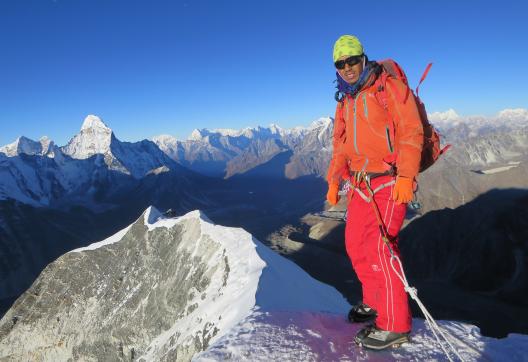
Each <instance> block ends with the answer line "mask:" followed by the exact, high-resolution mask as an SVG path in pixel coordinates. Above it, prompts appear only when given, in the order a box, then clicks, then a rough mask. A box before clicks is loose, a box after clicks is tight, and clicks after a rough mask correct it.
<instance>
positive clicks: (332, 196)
mask: <svg viewBox="0 0 528 362" xmlns="http://www.w3.org/2000/svg"><path fill="white" fill-rule="evenodd" d="M338 193H339V184H329V185H328V192H327V193H326V200H328V203H329V204H330V205H336V204H337V202H338V201H339V195H338Z"/></svg>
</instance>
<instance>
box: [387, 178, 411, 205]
mask: <svg viewBox="0 0 528 362" xmlns="http://www.w3.org/2000/svg"><path fill="white" fill-rule="evenodd" d="M413 195H414V189H413V179H412V178H408V177H404V176H398V177H396V184H395V185H394V191H393V192H392V199H393V200H394V201H396V203H398V204H406V203H409V202H411V201H412V199H413Z"/></svg>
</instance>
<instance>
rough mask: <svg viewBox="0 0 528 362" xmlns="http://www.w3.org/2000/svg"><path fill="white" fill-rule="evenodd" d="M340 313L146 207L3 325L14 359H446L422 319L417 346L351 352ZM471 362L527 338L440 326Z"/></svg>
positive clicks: (201, 230) (320, 292) (277, 269)
mask: <svg viewBox="0 0 528 362" xmlns="http://www.w3.org/2000/svg"><path fill="white" fill-rule="evenodd" d="M348 308H349V305H348V303H347V302H346V301H345V300H344V299H343V297H342V296H341V295H340V294H339V293H338V292H337V291H336V290H335V289H333V288H331V287H329V286H327V285H324V284H322V283H320V282H318V281H316V280H314V279H312V278H311V277H310V276H308V275H307V274H306V273H305V272H304V271H302V269H300V268H299V267H297V266H296V265H295V264H293V263H292V262H290V261H287V260H286V259H284V258H282V257H280V256H279V255H277V254H275V253H274V252H272V251H271V250H269V249H268V248H266V247H265V246H264V245H263V244H261V243H260V242H259V241H258V240H256V239H255V238H254V237H252V236H251V234H248V233H247V232H245V231H244V230H242V229H238V228H227V227H222V226H218V225H214V224H213V223H212V222H211V221H210V220H208V219H207V217H206V216H205V215H204V214H203V213H201V212H199V211H194V212H191V213H189V214H187V215H185V216H183V217H180V218H167V217H164V216H163V215H161V214H160V213H159V212H158V211H157V210H155V209H154V208H149V209H147V210H146V211H145V213H144V214H143V215H142V216H141V217H140V218H139V219H138V220H137V221H136V222H134V223H133V224H131V225H129V226H128V227H126V228H124V229H123V230H121V231H119V232H118V233H116V234H115V235H113V236H111V237H110V238H108V239H105V240H103V241H101V242H98V243H95V244H92V245H90V246H88V247H85V248H81V249H77V250H74V251H72V252H69V253H67V254H65V255H63V256H62V257H60V258H59V259H57V260H56V261H55V262H53V263H52V264H50V265H49V266H48V267H47V268H46V269H45V270H44V271H43V272H42V274H41V275H40V277H39V278H38V279H37V280H36V281H35V283H34V284H33V285H32V286H31V288H30V289H29V290H27V291H26V292H25V293H24V294H23V295H22V296H21V297H20V298H19V299H18V300H17V301H16V302H15V304H14V305H13V307H12V308H11V309H10V310H9V311H8V313H7V314H6V315H5V316H4V317H3V318H2V320H0V358H3V359H13V360H28V359H39V360H66V359H73V360H92V359H93V360H125V359H127V360H139V361H189V360H191V359H193V360H195V361H217V360H225V359H232V360H255V361H279V360H280V361H283V360H289V361H306V360H310V361H312V360H313V361H319V360H342V361H352V360H370V359H372V358H376V359H379V360H387V361H389V360H444V359H446V357H445V356H444V355H443V353H442V352H441V350H440V348H439V346H438V345H437V344H436V343H435V342H433V339H432V335H431V333H430V332H429V331H427V330H426V328H425V327H424V324H423V321H420V320H415V321H414V323H413V325H414V334H413V343H411V344H408V345H405V346H404V347H402V348H401V349H398V350H393V351H386V352H381V353H380V352H369V351H366V350H362V349H359V348H358V347H356V346H355V344H354V343H353V342H352V339H353V336H354V334H355V333H356V332H357V330H358V328H359V327H360V326H359V325H351V324H348V323H347V322H346V318H345V315H346V312H347V310H348ZM441 325H442V326H443V327H444V328H445V329H446V330H448V331H449V332H450V333H451V334H452V335H453V336H454V337H455V339H454V341H452V343H453V345H454V346H455V347H456V348H457V350H458V352H459V353H460V354H461V355H462V356H463V357H464V359H465V360H467V361H477V360H481V359H490V360H508V361H521V360H523V359H524V356H525V355H526V353H527V352H528V348H527V346H528V343H527V342H528V337H527V336H521V335H512V336H509V337H508V338H507V339H502V340H496V339H493V338H486V337H482V336H481V335H480V333H479V331H478V329H477V328H475V327H473V326H470V325H467V324H463V323H458V322H441Z"/></svg>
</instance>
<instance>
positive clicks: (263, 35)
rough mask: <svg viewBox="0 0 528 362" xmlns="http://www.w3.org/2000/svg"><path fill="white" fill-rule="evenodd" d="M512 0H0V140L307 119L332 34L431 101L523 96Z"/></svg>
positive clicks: (521, 50)
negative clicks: (400, 72) (354, 41)
mask: <svg viewBox="0 0 528 362" xmlns="http://www.w3.org/2000/svg"><path fill="white" fill-rule="evenodd" d="M527 10H528V5H526V2H524V1H518V0H516V1H513V0H505V1H501V2H496V1H495V2H491V1H479V0H465V1H454V0H453V1H418V0H417V1H398V2H394V1H385V0H381V1H376V2H373V1H362V2H352V1H286V0H283V1H278V0H267V1H251V0H245V1H243V0H240V1H231V0H222V1H220V0H207V1H206V0H187V1H176V0H175V1H158V0H149V1H146V0H144V1H135V0H123V1H114V0H54V1H53V0H38V1H37V0H33V1H26V0H0V47H1V51H0V145H4V144H7V143H10V142H12V141H13V140H14V139H15V138H16V137H18V136H20V135H25V136H27V137H30V138H33V139H38V138H39V137H40V136H43V135H47V136H49V137H50V138H52V139H54V140H55V141H56V143H57V144H59V145H63V144H65V143H67V141H68V140H69V138H70V137H71V136H73V135H74V134H75V133H77V132H78V130H79V128H80V126H81V124H82V121H83V119H84V117H85V116H86V115H88V114H96V115H98V116H100V117H101V118H103V120H104V121H105V122H106V123H107V124H108V125H109V126H110V127H111V128H112V129H113V130H114V131H115V133H116V135H117V137H118V138H119V139H121V140H127V141H136V140H140V139H144V138H149V137H152V136H154V135H158V134H172V135H174V136H177V137H178V138H186V137H187V136H188V135H189V134H190V132H191V131H192V129H194V128H242V127H245V126H255V125H268V124H269V123H277V124H278V125H280V126H282V127H293V126H296V125H307V124H309V123H310V122H311V121H313V120H315V119H317V118H319V117H321V116H327V115H333V112H334V109H335V101H334V100H333V94H334V85H333V79H334V72H335V70H334V68H333V64H332V47H333V43H334V41H335V40H336V39H337V38H338V37H339V36H340V35H342V34H355V35H357V36H358V37H359V38H360V39H361V40H362V42H363V44H364V47H365V50H366V53H367V54H368V55H369V57H370V58H371V59H382V58H389V57H390V58H393V59H396V60H397V61H398V62H399V63H400V64H401V65H402V66H403V67H404V69H405V70H406V72H407V75H408V77H409V79H410V83H411V85H416V83H417V81H418V78H419V76H420V75H421V74H422V71H423V69H424V67H425V66H426V64H427V63H428V62H429V61H432V62H433V63H434V66H433V68H432V70H431V72H430V74H429V77H428V78H427V80H426V83H425V84H424V85H423V86H422V88H421V95H422V98H423V100H424V101H425V102H426V106H427V109H428V111H429V112H434V111H445V110H447V109H449V108H454V109H455V110H456V111H457V112H458V113H459V114H462V115H470V114H483V115H492V114H495V113H496V112H498V111H500V110H502V109H505V108H518V107H523V108H526V107H528V90H527V86H526V84H527V83H528V76H527V74H528V73H527V71H526V69H525V65H526V62H527V61H526V59H527V58H528V50H527V47H526V45H525V44H526V39H525V38H526V35H528V34H527V33H526V31H523V30H522V29H523V28H525V23H526V20H527Z"/></svg>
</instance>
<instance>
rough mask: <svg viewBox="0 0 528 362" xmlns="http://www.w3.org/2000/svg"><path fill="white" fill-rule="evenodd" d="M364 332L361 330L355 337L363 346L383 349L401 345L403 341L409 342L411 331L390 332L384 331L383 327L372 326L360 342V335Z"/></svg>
mask: <svg viewBox="0 0 528 362" xmlns="http://www.w3.org/2000/svg"><path fill="white" fill-rule="evenodd" d="M362 332H363V330H361V331H359V333H358V335H357V336H356V338H355V339H354V340H355V341H356V343H357V344H359V345H360V346H362V347H365V348H369V349H376V350H381V349H385V348H389V347H394V348H396V347H400V345H401V344H402V343H407V342H409V341H410V340H409V333H397V332H390V331H384V330H383V329H379V328H377V327H374V326H373V327H371V328H370V329H369V330H368V331H365V332H366V333H365V332H363V334H362V336H361V337H363V338H362V339H361V340H360V341H359V342H358V339H359V337H360V336H359V335H360V334H361V333H362Z"/></svg>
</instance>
